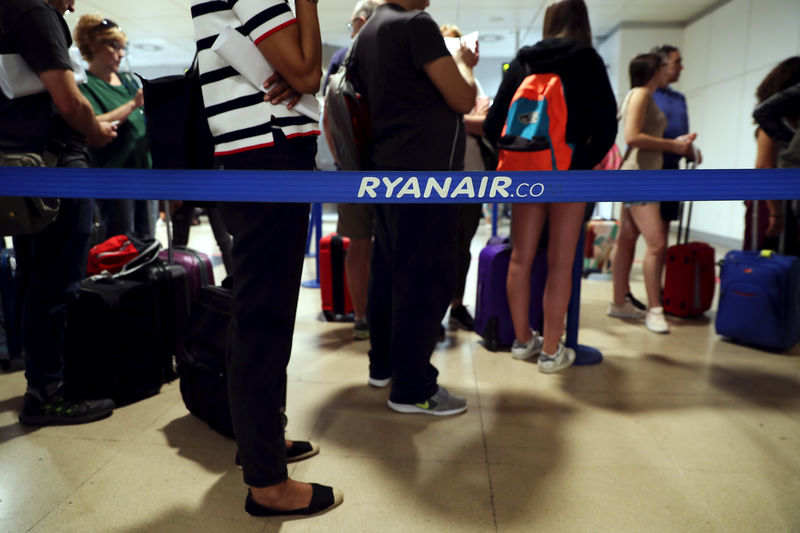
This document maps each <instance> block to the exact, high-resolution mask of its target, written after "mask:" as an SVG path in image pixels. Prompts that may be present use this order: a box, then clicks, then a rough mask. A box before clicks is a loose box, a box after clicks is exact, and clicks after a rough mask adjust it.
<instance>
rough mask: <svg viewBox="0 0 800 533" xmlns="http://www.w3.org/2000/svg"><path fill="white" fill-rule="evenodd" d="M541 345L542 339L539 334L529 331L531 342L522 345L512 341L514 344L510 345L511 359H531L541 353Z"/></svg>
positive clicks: (515, 340)
mask: <svg viewBox="0 0 800 533" xmlns="http://www.w3.org/2000/svg"><path fill="white" fill-rule="evenodd" d="M542 344H544V339H542V337H541V335H539V332H538V331H535V330H531V340H529V341H528V342H526V343H522V342H519V341H518V340H517V339H514V344H512V345H511V357H513V358H514V359H520V360H526V359H532V358H533V357H536V356H537V355H539V352H541V351H542Z"/></svg>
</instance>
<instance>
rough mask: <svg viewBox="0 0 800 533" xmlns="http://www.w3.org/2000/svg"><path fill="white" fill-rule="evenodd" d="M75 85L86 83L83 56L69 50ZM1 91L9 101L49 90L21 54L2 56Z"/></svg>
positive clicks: (73, 49)
mask: <svg viewBox="0 0 800 533" xmlns="http://www.w3.org/2000/svg"><path fill="white" fill-rule="evenodd" d="M69 58H70V62H71V63H72V71H73V73H74V74H75V83H77V84H79V85H80V84H81V83H86V72H84V70H83V64H82V63H81V55H80V52H79V51H78V49H77V48H75V47H72V48H70V49H69ZM0 90H2V91H3V94H4V95H5V96H6V98H8V99H12V98H22V97H23V96H30V95H32V94H39V93H43V92H45V91H46V90H47V88H46V87H45V86H44V83H42V80H41V78H39V76H38V75H37V74H36V73H35V72H34V71H32V70H31V68H30V67H29V66H28V64H27V63H26V62H25V60H24V59H22V56H21V55H19V54H0Z"/></svg>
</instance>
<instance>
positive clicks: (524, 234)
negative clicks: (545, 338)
mask: <svg viewBox="0 0 800 533" xmlns="http://www.w3.org/2000/svg"><path fill="white" fill-rule="evenodd" d="M546 210H547V204H514V205H513V206H512V207H511V246H512V247H511V261H510V263H509V265H508V277H507V278H506V291H507V294H508V306H509V308H510V310H511V322H512V323H513V324H514V336H515V337H516V338H517V341H519V342H521V343H527V342H528V341H530V340H531V326H530V324H529V321H528V319H529V311H530V305H531V267H532V266H533V260H534V258H535V257H536V249H537V248H538V246H539V238H540V237H541V235H542V227H543V226H544V221H545V218H546V214H547V211H546Z"/></svg>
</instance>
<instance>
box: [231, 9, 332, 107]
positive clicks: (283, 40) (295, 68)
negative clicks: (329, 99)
mask: <svg viewBox="0 0 800 533" xmlns="http://www.w3.org/2000/svg"><path fill="white" fill-rule="evenodd" d="M244 4H250V5H252V2H245V1H242V0H240V2H237V4H235V6H234V8H233V9H234V11H235V12H236V14H237V16H238V17H239V19H240V20H242V22H243V23H244V22H247V21H248V20H250V19H251V18H254V16H253V15H257V13H256V14H253V13H252V11H251V10H249V9H248V8H249V7H250V5H244ZM275 5H276V6H281V5H283V2H280V3H277V4H275ZM286 9H288V5H287V6H286ZM295 10H296V18H297V23H292V22H291V20H289V21H286V22H284V23H283V24H280V25H278V26H277V27H273V28H271V29H269V30H268V31H267V32H266V33H265V34H264V35H253V34H251V37H253V38H254V39H255V42H256V44H257V45H258V49H259V50H260V51H261V53H262V54H263V55H264V57H265V58H266V60H267V62H269V64H270V65H272V68H274V69H275V70H276V71H277V72H278V73H279V74H280V75H281V76H282V77H283V79H284V80H285V81H286V83H288V84H289V86H291V87H292V88H293V89H295V90H296V91H298V92H300V93H303V94H313V93H315V92H317V90H319V84H320V80H321V79H322V39H321V37H320V32H319V18H318V17H317V4H316V3H312V2H310V1H309V0H297V1H296V2H295ZM248 14H249V15H250V16H247V15H248ZM289 14H291V11H289ZM256 31H257V30H256Z"/></svg>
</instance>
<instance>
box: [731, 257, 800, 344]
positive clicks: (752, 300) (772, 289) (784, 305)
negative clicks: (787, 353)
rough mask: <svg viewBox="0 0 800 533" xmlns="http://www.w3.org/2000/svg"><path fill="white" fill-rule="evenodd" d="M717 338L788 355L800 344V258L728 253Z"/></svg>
mask: <svg viewBox="0 0 800 533" xmlns="http://www.w3.org/2000/svg"><path fill="white" fill-rule="evenodd" d="M715 326H716V330H717V333H718V334H719V335H722V336H724V337H728V338H730V339H733V340H737V341H739V342H742V343H745V344H753V345H756V346H762V347H765V348H771V349H776V350H788V349H789V348H791V347H792V346H794V345H795V344H797V342H798V341H800V259H798V258H796V257H788V256H783V255H779V254H776V253H773V252H770V251H763V252H757V251H737V250H734V251H731V252H728V253H727V255H725V260H724V261H723V264H722V272H721V274H720V297H719V309H718V310H717V318H716V324H715Z"/></svg>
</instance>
